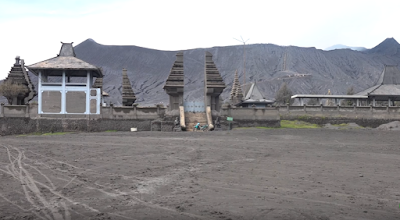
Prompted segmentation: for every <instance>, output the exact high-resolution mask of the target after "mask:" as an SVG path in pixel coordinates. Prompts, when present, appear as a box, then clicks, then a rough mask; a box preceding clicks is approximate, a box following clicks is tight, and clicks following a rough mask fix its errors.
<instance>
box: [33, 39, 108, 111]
mask: <svg viewBox="0 0 400 220" xmlns="http://www.w3.org/2000/svg"><path fill="white" fill-rule="evenodd" d="M27 68H28V69H29V70H30V71H31V72H32V73H33V74H35V75H36V76H38V114H86V115H88V114H100V103H101V95H102V94H101V88H95V87H93V80H94V78H95V77H96V78H102V77H103V74H102V71H101V69H100V68H98V67H96V66H94V65H92V64H89V63H87V62H85V61H83V60H80V59H78V58H76V55H75V51H74V48H73V46H72V43H62V46H61V50H60V53H59V54H58V55H57V57H54V58H51V59H48V60H45V61H42V62H39V63H35V64H32V65H29V66H28V67H27Z"/></svg>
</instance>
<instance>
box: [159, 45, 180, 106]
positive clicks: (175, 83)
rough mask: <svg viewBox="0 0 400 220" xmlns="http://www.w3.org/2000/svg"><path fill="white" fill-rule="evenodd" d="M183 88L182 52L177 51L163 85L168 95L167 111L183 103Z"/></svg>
mask: <svg viewBox="0 0 400 220" xmlns="http://www.w3.org/2000/svg"><path fill="white" fill-rule="evenodd" d="M183 88H184V72H183V52H179V53H177V54H176V60H175V62H174V64H173V65H172V68H171V71H170V73H169V76H168V78H167V80H166V82H165V85H164V87H163V89H164V90H165V92H166V93H167V94H168V95H169V107H168V110H169V111H172V110H179V106H180V105H183Z"/></svg>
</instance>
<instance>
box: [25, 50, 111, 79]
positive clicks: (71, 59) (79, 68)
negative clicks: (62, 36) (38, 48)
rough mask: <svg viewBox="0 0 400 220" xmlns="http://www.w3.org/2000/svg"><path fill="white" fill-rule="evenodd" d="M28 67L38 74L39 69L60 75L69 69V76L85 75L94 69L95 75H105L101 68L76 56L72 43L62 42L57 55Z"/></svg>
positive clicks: (49, 73)
mask: <svg viewBox="0 0 400 220" xmlns="http://www.w3.org/2000/svg"><path fill="white" fill-rule="evenodd" d="M27 67H28V69H29V70H30V71H32V72H33V73H34V74H35V75H38V72H39V71H44V72H45V73H46V74H48V75H60V73H61V72H62V71H64V70H67V72H68V75H69V76H84V75H85V74H86V73H87V71H92V73H93V76H94V77H103V74H102V71H101V69H99V68H98V67H96V66H94V65H92V64H90V63H87V62H85V61H83V60H81V59H78V58H76V55H75V51H74V47H73V46H72V43H62V46H61V49H60V54H58V55H57V57H54V58H51V59H48V60H45V61H42V62H39V63H35V64H32V65H29V66H27Z"/></svg>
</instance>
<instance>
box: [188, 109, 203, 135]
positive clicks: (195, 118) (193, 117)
mask: <svg viewBox="0 0 400 220" xmlns="http://www.w3.org/2000/svg"><path fill="white" fill-rule="evenodd" d="M185 123H186V130H187V131H193V127H194V126H195V125H196V124H197V123H200V125H201V126H203V125H205V124H207V116H206V113H205V112H195V113H194V112H185Z"/></svg>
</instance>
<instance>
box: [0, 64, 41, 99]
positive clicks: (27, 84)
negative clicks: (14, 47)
mask: <svg viewBox="0 0 400 220" xmlns="http://www.w3.org/2000/svg"><path fill="white" fill-rule="evenodd" d="M3 83H10V84H18V85H21V86H22V88H23V92H22V93H20V94H19V95H17V96H14V97H7V99H9V100H10V101H11V104H12V105H25V104H27V103H28V102H29V101H30V100H32V99H33V98H34V97H35V96H36V92H35V87H34V85H33V84H32V82H31V80H30V78H29V75H28V72H27V71H26V69H25V64H24V60H22V59H20V57H19V56H17V57H16V58H15V64H14V66H13V67H11V71H10V73H9V74H8V76H7V78H6V79H5V80H4V82H3Z"/></svg>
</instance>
